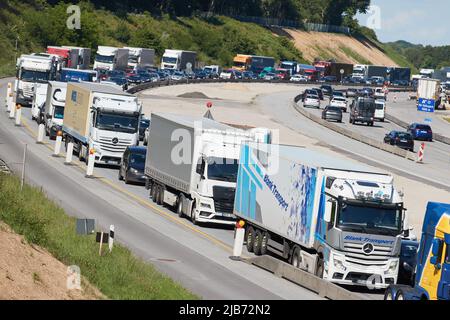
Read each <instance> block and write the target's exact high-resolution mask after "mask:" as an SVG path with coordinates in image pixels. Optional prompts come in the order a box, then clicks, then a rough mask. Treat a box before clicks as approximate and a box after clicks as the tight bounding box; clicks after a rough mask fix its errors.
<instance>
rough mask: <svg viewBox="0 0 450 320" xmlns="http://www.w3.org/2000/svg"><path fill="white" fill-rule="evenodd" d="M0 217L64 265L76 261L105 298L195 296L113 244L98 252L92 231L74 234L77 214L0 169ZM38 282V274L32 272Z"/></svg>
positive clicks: (182, 297) (177, 297) (121, 247)
mask: <svg viewBox="0 0 450 320" xmlns="http://www.w3.org/2000/svg"><path fill="white" fill-rule="evenodd" d="M0 220H2V221H4V222H5V223H7V224H8V225H10V226H11V228H12V229H13V230H14V231H15V232H16V233H18V234H21V235H23V236H24V237H25V239H26V240H27V241H28V242H29V243H32V244H36V245H39V246H42V247H44V248H46V249H47V250H48V251H49V252H50V253H51V254H53V255H54V256H55V257H56V258H57V259H58V260H60V261H61V262H63V263H64V264H66V265H78V266H79V267H80V269H81V274H82V275H83V276H84V277H85V278H86V279H87V280H88V281H89V282H90V283H91V284H93V285H94V286H96V287H97V288H98V289H99V290H100V291H101V292H102V293H103V294H104V295H105V296H106V297H108V298H109V299H133V300H134V299H144V300H147V299H160V300H165V299H198V297H196V296H195V295H193V294H192V293H190V292H188V291H187V290H186V289H184V288H183V287H181V286H180V285H179V284H177V283H175V282H174V281H173V280H171V279H170V278H168V277H166V276H164V275H162V274H161V273H159V272H158V271H157V270H156V269H155V268H154V267H153V266H152V265H150V264H147V263H145V262H143V261H142V260H140V259H138V258H136V257H135V256H134V255H133V254H132V253H131V252H130V251H129V250H128V249H126V248H125V247H123V246H121V245H118V244H116V245H115V246H114V249H113V251H112V253H109V251H108V250H107V247H106V246H105V250H104V252H108V253H105V254H104V255H103V256H102V257H100V256H99V255H98V248H99V247H98V244H97V243H96V242H95V237H94V235H91V236H79V235H77V234H76V219H75V218H72V217H69V216H68V215H67V214H66V213H65V212H64V210H62V209H61V208H60V207H58V206H57V205H56V204H55V203H53V202H52V201H50V200H49V199H47V198H46V196H45V194H44V193H43V192H42V191H41V190H39V189H37V188H34V187H30V186H28V185H25V186H24V189H23V191H22V192H20V182H19V179H18V178H17V177H15V176H12V175H5V174H0ZM33 279H34V280H35V281H38V280H39V279H40V278H39V275H37V274H36V275H34V274H33Z"/></svg>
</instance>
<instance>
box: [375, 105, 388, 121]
mask: <svg viewBox="0 0 450 320" xmlns="http://www.w3.org/2000/svg"><path fill="white" fill-rule="evenodd" d="M385 114H386V101H384V100H375V120H379V121H381V122H384V118H385Z"/></svg>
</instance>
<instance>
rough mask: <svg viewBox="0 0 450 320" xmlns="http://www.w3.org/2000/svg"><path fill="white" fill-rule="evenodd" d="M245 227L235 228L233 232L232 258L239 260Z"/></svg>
mask: <svg viewBox="0 0 450 320" xmlns="http://www.w3.org/2000/svg"><path fill="white" fill-rule="evenodd" d="M244 235H245V228H236V230H235V233H234V246H233V255H232V256H231V257H230V259H232V260H240V259H241V254H242V247H243V245H244Z"/></svg>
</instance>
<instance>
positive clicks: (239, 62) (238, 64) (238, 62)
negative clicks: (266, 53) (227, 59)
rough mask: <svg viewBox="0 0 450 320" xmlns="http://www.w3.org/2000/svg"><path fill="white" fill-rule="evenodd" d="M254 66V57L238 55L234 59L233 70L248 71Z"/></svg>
mask: <svg viewBox="0 0 450 320" xmlns="http://www.w3.org/2000/svg"><path fill="white" fill-rule="evenodd" d="M251 64H252V56H249V55H246V54H237V55H236V57H234V59H233V69H236V70H239V71H246V70H248V69H250V66H251Z"/></svg>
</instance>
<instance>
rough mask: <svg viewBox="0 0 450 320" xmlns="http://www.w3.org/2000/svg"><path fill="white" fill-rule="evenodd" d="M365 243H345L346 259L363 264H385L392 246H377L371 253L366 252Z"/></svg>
mask: <svg viewBox="0 0 450 320" xmlns="http://www.w3.org/2000/svg"><path fill="white" fill-rule="evenodd" d="M363 245H364V244H363V243H345V244H344V249H345V253H346V257H345V259H346V261H348V262H350V263H354V264H358V265H363V266H371V265H385V264H386V263H387V262H388V260H389V258H390V257H391V256H390V253H391V251H392V248H391V247H389V246H376V245H374V246H373V247H374V250H373V252H372V253H371V254H368V255H366V254H364V252H363Z"/></svg>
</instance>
